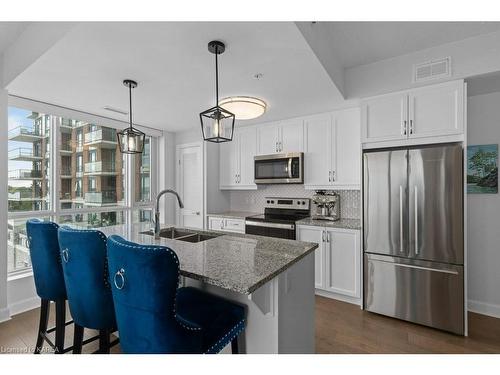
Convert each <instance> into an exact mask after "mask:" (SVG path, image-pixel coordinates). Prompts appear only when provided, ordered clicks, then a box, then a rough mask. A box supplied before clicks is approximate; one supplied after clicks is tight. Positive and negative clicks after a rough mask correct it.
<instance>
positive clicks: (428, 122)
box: [361, 80, 465, 145]
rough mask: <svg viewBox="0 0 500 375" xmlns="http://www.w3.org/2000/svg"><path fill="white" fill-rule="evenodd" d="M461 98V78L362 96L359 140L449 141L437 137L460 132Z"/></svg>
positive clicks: (461, 122) (462, 111)
mask: <svg viewBox="0 0 500 375" xmlns="http://www.w3.org/2000/svg"><path fill="white" fill-rule="evenodd" d="M464 100H465V99H464V82H463V80H458V81H451V82H445V83H441V84H437V85H432V86H426V87H420V88H416V89H412V90H407V91H402V92H398V93H394V94H389V95H381V96H377V97H374V98H369V99H366V100H363V102H362V104H361V124H362V126H361V129H362V131H361V138H362V142H363V143H365V144H369V143H376V142H391V141H403V142H404V141H407V142H409V143H411V144H414V143H415V142H413V139H420V140H421V141H423V143H426V141H428V143H435V142H439V141H443V142H446V141H449V140H448V139H446V138H441V139H440V138H437V137H447V136H453V135H461V134H463V132H464ZM389 145H390V144H389ZM396 145H404V143H401V142H399V143H396Z"/></svg>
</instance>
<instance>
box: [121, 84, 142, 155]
mask: <svg viewBox="0 0 500 375" xmlns="http://www.w3.org/2000/svg"><path fill="white" fill-rule="evenodd" d="M123 84H124V85H125V86H127V87H128V93H129V105H130V109H129V127H128V128H125V129H123V130H122V131H121V132H118V133H116V135H117V137H118V146H119V147H120V151H121V152H122V153H124V154H142V152H143V151H144V140H145V138H146V134H144V133H143V132H141V131H140V130H138V129H135V128H134V127H133V123H132V89H133V88H136V87H137V82H135V81H132V80H130V79H126V80H124V81H123Z"/></svg>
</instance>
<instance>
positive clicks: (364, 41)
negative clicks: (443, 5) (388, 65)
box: [320, 22, 500, 68]
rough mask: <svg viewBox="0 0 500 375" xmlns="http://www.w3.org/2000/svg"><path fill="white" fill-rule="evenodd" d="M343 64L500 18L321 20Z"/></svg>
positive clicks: (462, 33) (450, 36)
mask: <svg viewBox="0 0 500 375" xmlns="http://www.w3.org/2000/svg"><path fill="white" fill-rule="evenodd" d="M320 27H321V28H323V29H326V30H327V34H328V37H329V38H330V43H331V46H332V48H334V49H335V51H336V56H337V57H338V58H339V59H340V63H341V65H342V66H343V67H344V68H351V67H354V66H359V65H365V64H370V63H373V62H376V61H380V60H385V59H388V58H391V57H396V56H400V55H404V54H408V53H411V52H414V51H419V50H422V49H426V48H431V47H435V46H438V45H441V44H445V43H449V42H453V41H458V40H463V39H466V38H470V37H474V36H478V35H481V34H487V33H491V32H496V31H499V30H500V22H321V25H320Z"/></svg>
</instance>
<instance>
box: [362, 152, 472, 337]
mask: <svg viewBox="0 0 500 375" xmlns="http://www.w3.org/2000/svg"><path fill="white" fill-rule="evenodd" d="M363 156H364V157H363V187H364V192H363V251H364V308H365V309H366V310H368V311H372V312H375V313H379V314H383V315H388V316H392V317H395V318H399V319H404V320H407V321H410V322H414V323H419V324H423V325H427V326H431V327H435V328H439V329H443V330H446V331H451V332H454V333H457V334H464V234H463V205H464V189H463V187H464V185H463V150H462V145H461V144H444V145H432V146H425V147H424V146H420V147H418V148H413V147H408V148H399V149H385V150H374V151H365V152H364V154H363Z"/></svg>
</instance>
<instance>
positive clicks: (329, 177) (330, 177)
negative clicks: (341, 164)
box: [328, 171, 332, 182]
mask: <svg viewBox="0 0 500 375" xmlns="http://www.w3.org/2000/svg"><path fill="white" fill-rule="evenodd" d="M328 182H332V171H328Z"/></svg>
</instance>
